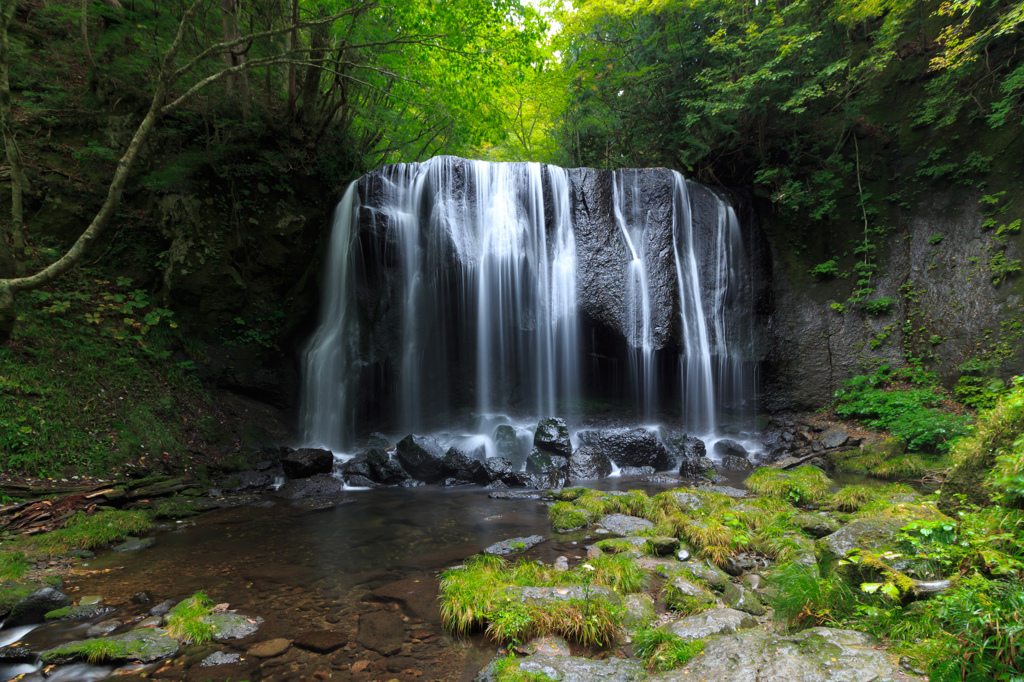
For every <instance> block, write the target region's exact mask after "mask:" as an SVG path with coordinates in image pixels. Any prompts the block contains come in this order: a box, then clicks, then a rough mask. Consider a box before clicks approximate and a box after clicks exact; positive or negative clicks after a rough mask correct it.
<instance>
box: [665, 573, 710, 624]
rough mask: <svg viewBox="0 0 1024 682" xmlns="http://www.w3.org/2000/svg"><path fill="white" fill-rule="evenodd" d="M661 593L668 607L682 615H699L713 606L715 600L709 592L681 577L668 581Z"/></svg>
mask: <svg viewBox="0 0 1024 682" xmlns="http://www.w3.org/2000/svg"><path fill="white" fill-rule="evenodd" d="M663 593H664V596H665V601H666V602H667V603H668V605H669V606H670V607H671V608H672V609H673V610H675V611H679V612H680V613H682V614H684V615H691V614H694V613H700V612H701V611H706V610H708V609H710V608H712V607H714V605H715V598H714V596H713V595H712V594H711V593H710V592H708V591H707V590H706V589H704V588H703V587H701V586H700V585H698V584H697V583H696V582H691V581H689V580H687V579H686V578H684V577H682V576H676V577H674V578H672V579H671V580H669V581H668V583H667V584H666V585H665V587H664V588H663Z"/></svg>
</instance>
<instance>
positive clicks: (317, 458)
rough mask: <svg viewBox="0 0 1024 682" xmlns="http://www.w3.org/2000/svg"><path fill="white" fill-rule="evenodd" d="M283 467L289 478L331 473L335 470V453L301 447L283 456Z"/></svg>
mask: <svg viewBox="0 0 1024 682" xmlns="http://www.w3.org/2000/svg"><path fill="white" fill-rule="evenodd" d="M281 468H282V469H284V475H285V476H287V477H288V478H309V477H310V476H315V475H317V474H329V473H331V472H332V471H333V470H334V455H333V454H332V453H331V451H330V450H321V449H320V448H301V449H299V450H292V451H291V452H289V453H288V454H287V455H285V456H284V457H282V458H281Z"/></svg>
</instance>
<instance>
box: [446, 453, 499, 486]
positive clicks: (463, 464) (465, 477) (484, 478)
mask: <svg viewBox="0 0 1024 682" xmlns="http://www.w3.org/2000/svg"><path fill="white" fill-rule="evenodd" d="M443 464H444V473H445V475H446V476H449V477H451V478H454V479H455V480H457V481H464V482H466V483H476V484H479V485H486V484H487V483H490V482H491V477H490V475H489V474H488V472H487V469H486V468H485V467H484V463H483V462H481V461H479V460H476V459H473V458H472V457H470V456H469V455H467V454H466V453H464V452H460V451H459V450H458V449H457V448H448V452H447V453H445V456H444V463H443Z"/></svg>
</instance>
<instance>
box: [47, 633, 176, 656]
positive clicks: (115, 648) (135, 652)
mask: <svg viewBox="0 0 1024 682" xmlns="http://www.w3.org/2000/svg"><path fill="white" fill-rule="evenodd" d="M96 642H102V643H103V644H104V645H105V646H106V647H107V649H108V651H110V652H111V656H110V660H113V661H137V662H139V663H151V662H153V661H158V660H160V659H161V658H167V657H168V656H173V655H174V654H175V653H176V652H177V651H178V640H176V639H175V638H174V637H171V635H170V634H168V632H167V630H163V629H160V628H155V629H154V628H146V629H143V630H132V631H131V632H128V633H125V634H123V635H114V636H112V637H103V638H99V639H95V638H94V639H87V640H84V641H79V642H69V643H67V644H63V645H61V646H59V647H56V648H54V649H50V650H48V651H44V652H43V653H42V654H41V659H42V660H43V661H44V662H46V663H58V664H64V663H70V662H71V661H75V660H78V659H80V658H84V657H85V651H86V650H87V649H86V648H87V647H91V646H95V643H96Z"/></svg>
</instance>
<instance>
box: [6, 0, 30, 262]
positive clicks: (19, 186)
mask: <svg viewBox="0 0 1024 682" xmlns="http://www.w3.org/2000/svg"><path fill="white" fill-rule="evenodd" d="M17 4H18V3H17V1H16V0H6V1H5V3H4V7H3V11H2V12H0V128H3V137H4V150H5V152H6V153H7V162H8V163H9V164H10V165H11V220H10V223H9V226H8V230H9V231H10V233H11V240H12V241H13V242H14V254H13V255H14V261H15V264H16V268H17V273H18V274H21V273H22V272H23V270H22V267H23V266H22V261H23V260H24V258H25V246H26V244H25V207H24V196H25V193H26V192H28V191H29V184H28V179H27V178H26V177H25V168H24V166H23V165H22V163H21V151H20V150H19V149H18V144H17V142H16V141H15V140H14V115H13V113H12V111H11V82H10V44H9V43H8V41H7V27H8V26H10V24H11V21H12V19H13V18H14V8H15V6H16V5H17ZM0 239H3V236H2V235H0Z"/></svg>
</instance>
